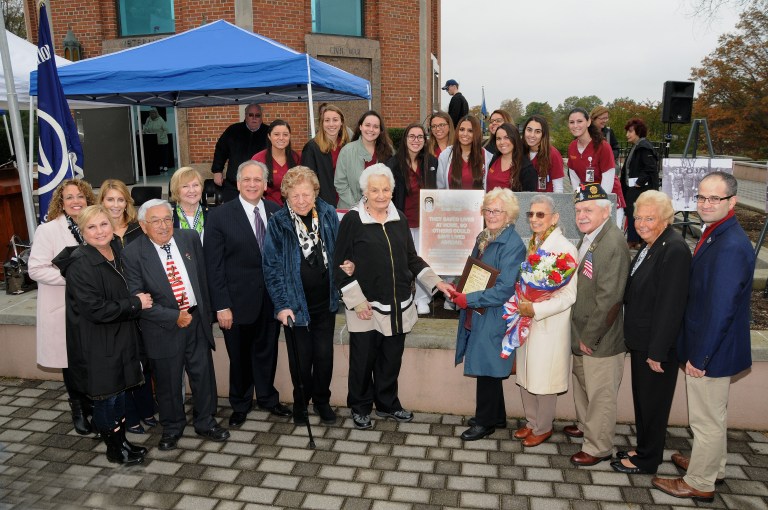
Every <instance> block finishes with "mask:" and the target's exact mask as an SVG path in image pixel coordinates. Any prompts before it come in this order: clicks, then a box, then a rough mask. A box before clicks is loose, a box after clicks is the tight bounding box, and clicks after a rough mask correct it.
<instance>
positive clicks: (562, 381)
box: [515, 228, 578, 395]
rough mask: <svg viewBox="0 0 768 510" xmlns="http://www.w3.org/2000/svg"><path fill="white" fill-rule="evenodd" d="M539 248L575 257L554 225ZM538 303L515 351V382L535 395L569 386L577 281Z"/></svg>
mask: <svg viewBox="0 0 768 510" xmlns="http://www.w3.org/2000/svg"><path fill="white" fill-rule="evenodd" d="M541 249H542V250H545V251H549V252H553V253H566V252H567V253H570V254H571V255H572V256H573V258H574V259H575V260H577V261H578V251H577V250H576V247H575V246H574V245H573V244H572V243H570V242H569V241H568V240H567V239H566V238H565V236H563V233H562V231H561V230H560V228H556V229H555V230H553V231H552V233H551V234H550V235H549V237H547V239H545V240H544V243H543V244H542V245H541ZM577 277H578V275H576V274H574V275H573V277H572V278H571V281H570V282H568V284H567V285H566V286H565V287H563V288H562V289H560V290H558V291H557V292H555V294H554V295H553V296H552V297H551V298H550V299H548V300H547V301H543V302H541V303H533V311H534V318H533V323H532V324H531V331H530V334H529V336H528V341H527V342H526V343H525V345H523V346H522V347H520V348H518V349H517V352H516V353H515V356H516V360H517V384H519V385H520V386H522V387H523V388H525V389H526V390H528V391H529V392H530V393H533V394H535V395H551V394H555V393H562V392H564V391H567V390H568V381H569V380H570V377H571V306H572V305H573V303H575V302H576V281H577Z"/></svg>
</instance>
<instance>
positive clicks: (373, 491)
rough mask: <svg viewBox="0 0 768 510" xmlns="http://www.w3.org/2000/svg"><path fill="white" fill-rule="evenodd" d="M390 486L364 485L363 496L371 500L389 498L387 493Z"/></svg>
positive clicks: (389, 490)
mask: <svg viewBox="0 0 768 510" xmlns="http://www.w3.org/2000/svg"><path fill="white" fill-rule="evenodd" d="M391 490H392V488H391V487H388V486H386V485H368V486H366V487H365V491H364V492H363V497H364V498H368V499H371V500H373V501H384V500H387V499H389V493H390V492H391Z"/></svg>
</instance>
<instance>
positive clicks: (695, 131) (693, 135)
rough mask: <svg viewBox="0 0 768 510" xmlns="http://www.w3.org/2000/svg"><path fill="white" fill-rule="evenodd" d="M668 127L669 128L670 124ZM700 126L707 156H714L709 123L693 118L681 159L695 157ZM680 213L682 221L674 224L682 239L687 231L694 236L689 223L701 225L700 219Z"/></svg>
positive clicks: (685, 212)
mask: <svg viewBox="0 0 768 510" xmlns="http://www.w3.org/2000/svg"><path fill="white" fill-rule="evenodd" d="M669 127H670V128H671V124H670V126H669ZM702 127H703V128H704V138H705V140H706V141H707V149H708V150H709V157H710V158H714V157H715V150H714V149H713V148H712V137H711V136H710V135H709V125H708V124H707V119H693V123H692V124H691V130H690V131H689V132H688V140H686V142H685V149H683V159H696V151H697V150H698V147H699V130H700V129H701V128H702ZM668 129H669V128H668ZM682 213H683V221H676V222H675V223H674V225H680V227H681V228H682V234H683V239H685V235H686V233H687V232H690V233H691V237H696V235H695V234H694V232H693V229H692V228H691V225H701V221H698V222H694V221H691V220H690V219H689V217H688V213H689V211H682Z"/></svg>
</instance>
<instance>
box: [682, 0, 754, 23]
mask: <svg viewBox="0 0 768 510" xmlns="http://www.w3.org/2000/svg"><path fill="white" fill-rule="evenodd" d="M685 3H686V4H688V5H690V7H691V9H692V14H693V16H696V17H699V18H703V19H704V20H707V21H712V20H714V19H715V18H716V17H717V15H718V13H719V12H720V10H721V9H737V10H739V11H744V10H747V9H751V8H755V9H758V10H761V9H762V10H766V9H768V0H685Z"/></svg>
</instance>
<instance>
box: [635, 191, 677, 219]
mask: <svg viewBox="0 0 768 510" xmlns="http://www.w3.org/2000/svg"><path fill="white" fill-rule="evenodd" d="M644 205H645V206H651V207H655V208H656V211H657V212H658V213H659V219H661V220H662V221H663V222H664V223H666V224H667V225H669V224H670V223H672V218H674V217H675V208H674V207H672V199H670V198H669V197H668V196H667V195H665V194H664V193H662V192H661V191H656V190H654V189H649V190H648V191H643V192H642V193H640V196H639V197H637V200H635V211H637V208H638V207H641V206H644Z"/></svg>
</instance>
